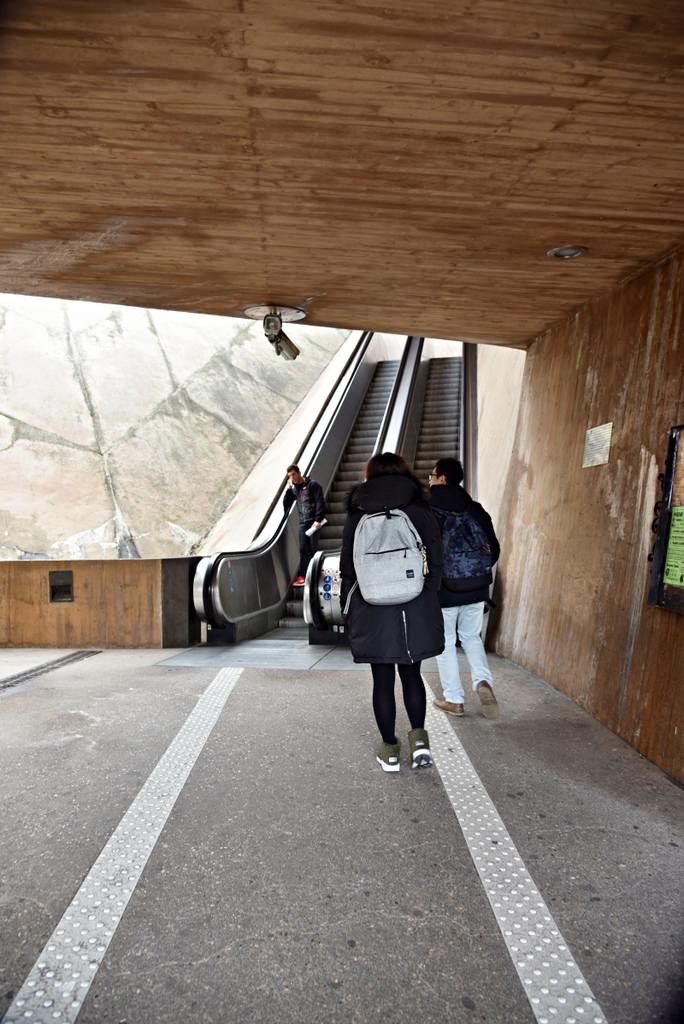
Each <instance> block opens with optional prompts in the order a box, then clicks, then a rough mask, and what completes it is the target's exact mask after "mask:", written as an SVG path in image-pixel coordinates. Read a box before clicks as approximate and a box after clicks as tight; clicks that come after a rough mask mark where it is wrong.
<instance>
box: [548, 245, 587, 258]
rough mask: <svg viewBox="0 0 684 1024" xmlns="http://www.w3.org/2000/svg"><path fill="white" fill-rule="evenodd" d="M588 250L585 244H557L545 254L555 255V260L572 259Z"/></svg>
mask: <svg viewBox="0 0 684 1024" xmlns="http://www.w3.org/2000/svg"><path fill="white" fill-rule="evenodd" d="M588 251H589V250H588V249H587V247H586V245H558V246H556V248H555V249H549V251H548V252H547V254H546V255H547V256H555V257H556V259H557V260H574V259H576V258H577V257H578V256H584V255H585V254H586V253H587V252H588Z"/></svg>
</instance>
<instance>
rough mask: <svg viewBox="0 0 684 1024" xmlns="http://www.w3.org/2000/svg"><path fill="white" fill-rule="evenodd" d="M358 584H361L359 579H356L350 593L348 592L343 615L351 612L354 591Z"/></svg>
mask: <svg viewBox="0 0 684 1024" xmlns="http://www.w3.org/2000/svg"><path fill="white" fill-rule="evenodd" d="M358 585H359V581H358V580H354V583H353V585H352V588H351V590H350V591H349V593H348V594H347V600H346V601H345V602H344V610H343V612H342V614H343V615H348V614H349V605H350V604H351V599H352V594H353V593H354V591H355V590H356V588H357V587H358Z"/></svg>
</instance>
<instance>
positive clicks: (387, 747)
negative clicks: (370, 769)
mask: <svg viewBox="0 0 684 1024" xmlns="http://www.w3.org/2000/svg"><path fill="white" fill-rule="evenodd" d="M400 750H401V744H400V743H381V744H380V749H379V750H378V753H377V755H376V757H375V760H376V761H377V762H378V764H379V765H380V767H381V768H382V770H383V772H398V771H399V770H400V768H401V765H400V764H399V751H400Z"/></svg>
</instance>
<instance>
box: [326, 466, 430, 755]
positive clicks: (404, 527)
mask: <svg viewBox="0 0 684 1024" xmlns="http://www.w3.org/2000/svg"><path fill="white" fill-rule="evenodd" d="M365 477H366V479H365V482H364V483H362V484H359V486H358V487H355V488H354V490H353V491H352V492H351V494H350V495H349V498H348V502H347V508H348V516H347V521H346V523H345V525H344V532H343V535H342V551H341V554H340V574H341V577H342V586H341V591H340V601H341V604H342V608H343V612H344V620H345V626H346V631H347V636H348V638H349V645H350V647H351V651H352V656H353V658H354V661H355V662H361V663H366V664H370V667H371V672H372V674H373V711H374V713H375V720H376V722H377V725H378V729H379V730H380V735H381V737H382V743H381V745H380V747H379V749H378V752H377V757H376V760H377V762H378V764H379V765H380V767H381V768H382V770H383V771H385V772H398V771H399V770H400V767H401V765H400V749H401V744H400V742H399V740H398V739H397V736H396V734H395V731H394V727H395V718H396V703H395V697H394V679H395V670H396V669H398V671H399V678H400V679H401V685H402V690H403V697H404V706H405V707H406V713H407V715H408V719H409V722H410V724H411V730H410V732H409V734H408V741H409V760H410V764H411V767H412V768H424V767H428V766H429V765H431V764H432V755H431V753H430V741H429V737H428V734H427V731H426V729H425V703H426V698H425V684H424V683H423V679H422V676H421V671H420V670H421V661H423V660H424V659H425V658H432V657H434V656H435V655H437V654H440V653H441V651H442V650H443V648H444V630H443V627H442V617H441V615H440V608H439V598H438V593H439V583H440V576H441V567H442V546H441V541H440V535H439V530H438V529H437V524H436V522H435V517H434V516H433V514H432V512H431V511H430V505H429V503H428V501H427V499H426V496H425V494H424V492H423V488H422V486H421V484H420V481H419V480H418V479H417V477H415V476H414V475H413V473H412V472H411V470H410V468H409V466H408V465H407V463H406V462H405V461H404V459H402V458H401V456H399V455H395V454H394V452H384V453H383V454H382V455H374V456H373V457H372V459H370V461H369V462H368V464H367V466H366V471H365Z"/></svg>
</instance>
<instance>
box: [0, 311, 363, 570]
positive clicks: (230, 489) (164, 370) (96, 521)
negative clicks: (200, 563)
mask: <svg viewBox="0 0 684 1024" xmlns="http://www.w3.org/2000/svg"><path fill="white" fill-rule="evenodd" d="M288 334H291V336H292V337H293V339H294V340H295V341H296V343H297V345H298V346H299V347H300V348H301V352H302V354H301V356H300V357H299V359H297V360H296V362H294V363H289V362H285V361H284V360H283V359H278V358H277V357H276V356H275V355H274V353H273V351H272V349H271V347H270V345H269V344H268V342H267V341H266V339H265V338H264V335H263V332H262V330H261V325H260V324H258V323H254V322H252V321H248V320H234V319H228V318H225V317H217V316H205V315H201V314H191V313H173V312H166V311H161V310H146V309H136V308H132V307H124V306H105V305H101V304H98V303H89V302H63V301H59V300H56V299H42V298H33V297H27V296H16V295H12V296H10V295H0V559H2V560H16V559H27V558H137V557H142V558H157V557H170V556H179V555H186V554H188V553H189V552H190V551H191V549H192V547H193V545H194V544H195V543H196V542H197V541H198V540H199V538H200V537H202V536H204V535H205V534H206V533H207V532H208V530H209V529H210V528H211V527H212V525H213V524H214V522H215V521H216V520H217V518H218V517H219V515H220V514H221V512H222V511H223V510H224V509H225V508H226V506H227V505H228V503H229V502H230V500H231V499H232V497H233V495H234V494H235V492H236V491H237V489H238V488H239V486H240V484H241V483H242V481H243V480H244V478H245V477H246V476H247V474H248V473H249V471H250V469H251V468H252V466H253V465H254V463H255V462H256V460H257V459H258V458H259V456H260V455H261V454H262V452H263V451H264V450H265V449H266V448H267V447H268V445H269V444H270V442H271V441H272V439H273V438H274V437H275V436H276V434H277V433H278V432H279V430H280V429H281V428H282V426H283V425H284V424H285V422H287V420H288V418H289V417H290V415H291V414H292V412H293V411H294V410H295V408H296V407H297V405H298V404H299V403H300V402H301V401H302V400H303V399H304V398H305V396H306V395H307V393H308V392H309V390H310V389H311V388H312V387H313V386H314V385H315V383H316V381H317V379H318V377H319V376H320V374H321V372H322V370H323V369H324V367H325V366H326V365H327V363H328V362H329V360H330V358H331V357H332V355H333V354H334V353H335V352H336V351H337V349H338V348H339V347H340V345H341V344H343V342H344V341H345V340H346V338H347V337H348V335H349V331H343V330H334V329H326V328H316V327H307V326H302V325H297V326H292V325H288Z"/></svg>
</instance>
